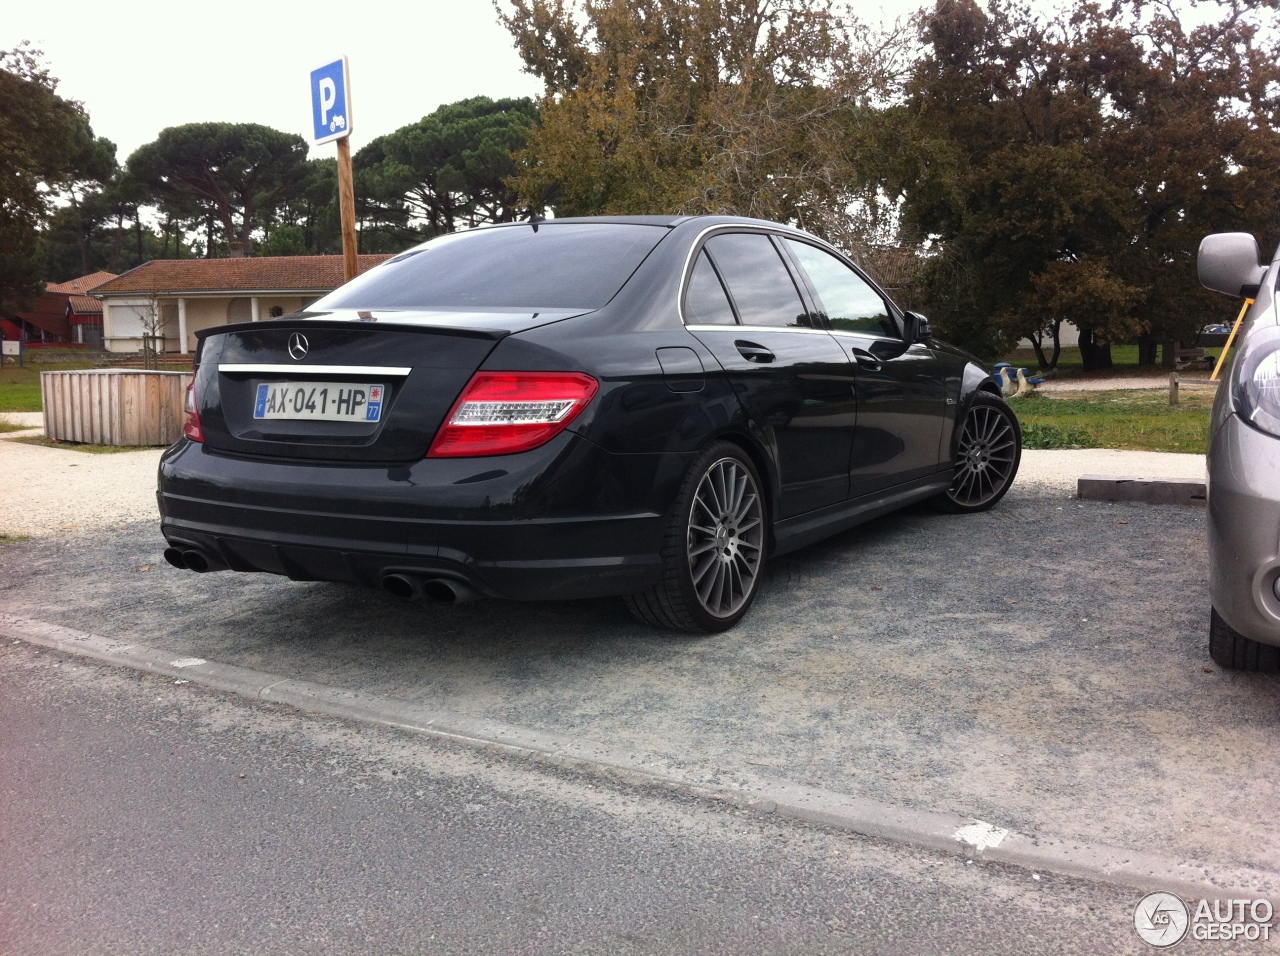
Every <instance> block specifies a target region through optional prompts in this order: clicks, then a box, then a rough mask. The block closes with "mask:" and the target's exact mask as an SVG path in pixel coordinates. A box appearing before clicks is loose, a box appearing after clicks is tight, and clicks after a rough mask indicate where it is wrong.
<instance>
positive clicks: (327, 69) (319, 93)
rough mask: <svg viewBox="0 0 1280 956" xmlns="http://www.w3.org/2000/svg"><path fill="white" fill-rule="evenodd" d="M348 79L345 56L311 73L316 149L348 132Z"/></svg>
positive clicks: (349, 123) (349, 112)
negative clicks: (317, 146) (321, 144)
mask: <svg viewBox="0 0 1280 956" xmlns="http://www.w3.org/2000/svg"><path fill="white" fill-rule="evenodd" d="M350 75H351V74H350V71H349V70H348V69H347V58H346V57H345V56H344V57H341V58H340V59H337V60H334V61H333V62H332V63H326V64H325V65H324V66H322V67H320V68H319V69H316V70H312V71H311V124H312V126H313V128H314V130H315V141H316V144H317V145H319V144H320V143H329V142H332V141H333V140H335V139H341V138H342V137H344V136H346V135H348V134H349V133H350V132H351V87H350V83H349V78H350Z"/></svg>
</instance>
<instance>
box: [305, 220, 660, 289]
mask: <svg viewBox="0 0 1280 956" xmlns="http://www.w3.org/2000/svg"><path fill="white" fill-rule="evenodd" d="M666 234H667V229H666V228H665V227H662V226H644V225H636V224H632V223H560V224H557V223H555V222H542V223H539V224H538V229H537V231H536V232H535V231H534V229H533V227H532V226H524V225H521V226H502V227H498V228H491V229H477V230H475V231H473V232H460V233H454V234H452V235H448V236H441V237H440V238H438V239H433V240H432V241H431V242H429V243H427V244H426V245H425V246H421V247H420V248H418V249H416V250H412V251H411V252H408V253H405V254H404V255H402V256H397V257H396V258H395V259H392V260H390V261H388V262H385V263H383V264H382V265H381V266H379V267H378V268H376V269H371V270H370V271H369V272H366V273H365V274H364V275H362V276H359V277H358V278H356V279H354V280H352V281H351V282H349V283H347V284H346V285H344V286H342V287H341V288H339V289H335V290H334V291H333V292H331V293H330V294H329V295H327V296H325V297H324V298H322V299H321V300H320V301H318V302H316V303H315V304H314V305H312V307H311V308H312V309H315V310H324V309H431V308H460V309H503V308H518V309H530V310H533V311H537V310H538V309H598V308H600V307H601V306H603V305H605V304H606V303H607V302H608V301H609V300H610V299H612V298H613V297H614V296H615V295H617V293H618V290H619V289H621V288H622V286H623V284H625V283H626V281H627V279H629V278H631V274H632V273H633V272H635V271H636V268H637V267H638V266H639V265H640V263H641V262H643V261H644V258H645V256H647V255H648V254H649V253H650V252H652V251H653V248H654V246H656V245H657V244H658V243H659V242H660V241H661V240H662V238H663V237H664V236H665V235H666Z"/></svg>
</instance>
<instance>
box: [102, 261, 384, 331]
mask: <svg viewBox="0 0 1280 956" xmlns="http://www.w3.org/2000/svg"><path fill="white" fill-rule="evenodd" d="M390 258H391V256H390V255H389V254H388V255H369V256H360V257H359V269H360V271H361V272H364V271H365V270H367V269H372V268H373V267H374V266H376V265H378V264H380V263H382V262H385V261H386V260H387V259H390ZM342 275H343V273H342V256H260V257H255V258H240V259H157V260H155V261H152V262H145V263H143V264H142V265H140V266H138V267H137V268H136V269H130V270H129V271H128V272H125V273H123V274H121V275H119V276H115V277H114V278H111V279H108V280H106V281H104V282H102V283H100V284H99V285H97V286H95V287H93V288H91V289H89V290H88V291H89V292H91V293H92V295H93V296H96V297H97V298H99V299H101V300H102V302H103V303H104V311H103V327H104V335H105V341H106V347H107V349H108V350H110V351H114V352H136V351H138V350H140V349H141V348H142V345H143V337H144V336H145V335H149V334H152V333H154V334H155V335H156V336H157V337H158V338H160V339H162V340H163V343H162V344H161V343H160V342H157V345H158V346H159V347H160V348H161V350H163V351H171V352H180V353H183V354H186V353H188V352H190V351H191V348H192V346H193V345H194V343H195V337H194V335H193V333H195V332H198V331H199V330H201V329H206V328H210V327H212V326H215V325H223V324H226V323H228V322H257V321H258V320H259V319H264V318H273V317H276V316H280V315H288V314H289V313H291V312H296V311H298V310H299V309H302V308H305V307H306V306H307V305H309V304H310V303H312V302H314V301H315V300H316V299H318V298H319V297H320V296H322V295H325V294H326V293H328V292H331V291H333V290H334V289H336V288H337V287H338V286H340V285H342Z"/></svg>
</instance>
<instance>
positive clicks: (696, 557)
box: [623, 441, 769, 633]
mask: <svg viewBox="0 0 1280 956" xmlns="http://www.w3.org/2000/svg"><path fill="white" fill-rule="evenodd" d="M730 486H731V487H730ZM763 488H764V485H763V483H762V482H761V481H760V475H759V473H758V472H757V471H756V468H755V465H753V464H752V463H751V459H750V458H748V457H747V455H746V453H745V452H743V450H742V449H741V448H739V447H738V446H737V445H734V444H733V443H731V442H726V441H717V442H714V443H713V444H711V445H710V446H708V447H707V448H706V449H705V450H704V451H703V452H702V454H701V455H699V456H698V460H697V461H695V462H694V463H693V465H692V466H691V467H690V468H689V472H688V474H687V475H685V479H684V483H683V484H682V485H681V486H680V493H679V494H678V495H677V496H676V500H675V504H674V505H672V508H671V513H670V514H669V515H668V516H667V527H666V530H665V532H664V534H663V539H662V552H661V554H662V579H661V580H660V581H659V582H658V584H656V585H655V586H653V587H652V588H650V589H649V590H647V591H644V592H642V593H640V594H631V595H627V596H626V597H625V598H623V600H624V601H625V602H626V605H627V608H628V610H630V611H631V613H632V614H634V615H635V616H636V617H637V618H639V619H640V620H641V621H643V622H644V623H646V624H651V625H652V626H654V627H661V628H666V629H668V630H673V631H692V632H699V631H701V632H704V633H715V632H718V631H727V630H728V629H729V628H731V627H733V626H734V625H735V624H737V623H738V621H740V620H741V619H742V616H743V615H744V614H746V613H747V610H748V609H749V608H750V607H751V603H752V602H753V601H754V600H755V597H756V592H757V591H759V589H760V581H761V579H762V578H763V574H762V572H763V570H764V557H765V548H766V545H767V543H768V528H769V525H768V514H769V512H768V503H767V502H766V501H765V498H764V494H763ZM700 522H701V523H700Z"/></svg>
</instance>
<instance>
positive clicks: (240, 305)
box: [102, 295, 316, 352]
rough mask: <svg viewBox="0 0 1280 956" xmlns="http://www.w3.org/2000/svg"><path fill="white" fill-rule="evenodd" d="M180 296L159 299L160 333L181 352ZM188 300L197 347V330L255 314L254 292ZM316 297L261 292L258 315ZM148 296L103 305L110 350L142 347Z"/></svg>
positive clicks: (190, 339)
mask: <svg viewBox="0 0 1280 956" xmlns="http://www.w3.org/2000/svg"><path fill="white" fill-rule="evenodd" d="M178 298H179V297H178V296H161V297H160V298H159V299H158V300H156V302H157V308H158V310H159V315H160V319H161V322H160V330H159V331H160V333H161V334H163V335H164V350H165V351H166V352H180V351H181V350H182V344H181V343H180V342H179V341H178ZM183 298H185V299H186V301H187V348H188V349H189V350H190V351H193V352H194V351H195V347H196V333H197V332H199V331H200V330H201V329H210V328H213V327H215V326H218V325H226V324H227V323H228V322H248V321H249V320H250V317H251V316H252V314H253V303H252V297H251V296H230V295H199V296H184V297H183ZM315 299H316V296H314V295H308V296H300V295H293V296H288V295H284V296H281V295H263V296H258V309H259V316H260V318H262V319H264V320H265V319H269V318H270V317H271V309H272V308H273V307H278V308H280V309H281V310H282V313H283V314H284V315H288V314H289V313H291V312H296V311H297V310H298V309H301V308H303V307H304V306H305V305H307V304H308V303H309V302H313V301H314V300H315ZM151 301H152V300H151V299H149V298H124V297H120V298H116V297H114V296H113V297H111V298H108V299H106V300H105V302H104V304H103V309H102V315H103V326H104V336H105V339H106V348H107V350H108V351H110V352H139V351H141V350H142V334H143V319H144V316H146V315H147V313H148V310H149V308H150V303H151Z"/></svg>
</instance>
